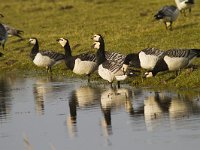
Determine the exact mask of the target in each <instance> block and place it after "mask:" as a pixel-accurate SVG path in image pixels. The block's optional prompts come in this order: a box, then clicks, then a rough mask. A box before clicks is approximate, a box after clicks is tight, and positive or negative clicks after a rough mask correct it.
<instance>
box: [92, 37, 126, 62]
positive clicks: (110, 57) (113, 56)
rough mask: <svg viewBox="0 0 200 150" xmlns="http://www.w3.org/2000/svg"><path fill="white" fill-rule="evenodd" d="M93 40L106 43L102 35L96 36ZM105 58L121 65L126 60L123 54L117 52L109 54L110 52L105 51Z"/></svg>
mask: <svg viewBox="0 0 200 150" xmlns="http://www.w3.org/2000/svg"><path fill="white" fill-rule="evenodd" d="M92 39H93V40H94V41H95V42H103V43H104V39H103V37H102V35H101V34H95V35H94V36H93V37H92ZM105 56H106V59H107V60H115V61H118V62H120V63H123V62H124V59H125V57H126V56H125V55H123V54H121V53H117V52H109V51H105Z"/></svg>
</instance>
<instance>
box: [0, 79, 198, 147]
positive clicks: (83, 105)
mask: <svg viewBox="0 0 200 150" xmlns="http://www.w3.org/2000/svg"><path fill="white" fill-rule="evenodd" d="M199 147H200V91H198V90H197V91H195V90H191V91H186V90H183V91H170V90H156V91H155V90H152V89H138V88H133V87H129V86H127V85H123V86H122V88H121V89H110V88H109V87H107V86H103V85H98V84H97V83H93V84H92V85H90V86H88V85H87V82H86V81H84V80H80V79H66V78H59V79H58V78H56V77H55V78H54V77H53V78H48V77H43V78H39V77H35V78H27V77H20V78H19V77H13V76H12V77H1V78H0V149H1V150H27V149H29V150H31V149H33V150H80V149H81V150H111V149H113V150H122V149H148V150H155V149H156V150H157V149H159V150H160V149H162V150H165V149H166V150H168V149H181V150H188V149H193V150H197V149H199Z"/></svg>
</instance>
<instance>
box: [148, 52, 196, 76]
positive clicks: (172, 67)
mask: <svg viewBox="0 0 200 150" xmlns="http://www.w3.org/2000/svg"><path fill="white" fill-rule="evenodd" d="M196 57H200V49H170V50H167V51H166V52H164V53H163V55H162V58H161V59H160V60H159V61H158V62H157V63H156V65H155V67H154V69H153V70H152V71H151V72H146V73H145V76H146V77H152V76H155V75H156V74H157V73H158V72H161V71H167V70H169V71H178V70H180V69H182V68H185V67H187V66H189V65H190V64H191V63H192V61H193V60H194V59H195V58H196Z"/></svg>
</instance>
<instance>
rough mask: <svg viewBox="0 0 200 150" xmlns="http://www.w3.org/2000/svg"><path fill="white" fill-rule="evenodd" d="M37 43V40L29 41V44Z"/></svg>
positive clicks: (31, 39)
mask: <svg viewBox="0 0 200 150" xmlns="http://www.w3.org/2000/svg"><path fill="white" fill-rule="evenodd" d="M36 43H37V38H30V39H29V44H33V45H35V44H36Z"/></svg>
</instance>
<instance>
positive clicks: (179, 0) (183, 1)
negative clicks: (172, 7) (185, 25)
mask: <svg viewBox="0 0 200 150" xmlns="http://www.w3.org/2000/svg"><path fill="white" fill-rule="evenodd" d="M175 3H176V5H177V7H178V9H179V10H180V12H183V13H184V15H186V14H185V10H186V9H189V12H190V13H191V10H192V7H193V6H194V0H175Z"/></svg>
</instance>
